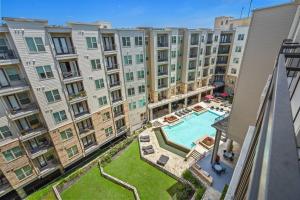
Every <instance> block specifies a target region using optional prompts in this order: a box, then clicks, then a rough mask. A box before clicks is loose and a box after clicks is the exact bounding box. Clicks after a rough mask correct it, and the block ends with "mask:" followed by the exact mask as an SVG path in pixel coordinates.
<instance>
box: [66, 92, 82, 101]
mask: <svg viewBox="0 0 300 200" xmlns="http://www.w3.org/2000/svg"><path fill="white" fill-rule="evenodd" d="M85 96H86V92H85V91H80V92H78V93H76V94H69V101H71V100H73V99H76V98H79V97H85Z"/></svg>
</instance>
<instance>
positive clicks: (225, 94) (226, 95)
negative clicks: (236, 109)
mask: <svg viewBox="0 0 300 200" xmlns="http://www.w3.org/2000/svg"><path fill="white" fill-rule="evenodd" d="M220 96H221V97H228V96H229V95H228V93H227V92H223V93H221V94H220Z"/></svg>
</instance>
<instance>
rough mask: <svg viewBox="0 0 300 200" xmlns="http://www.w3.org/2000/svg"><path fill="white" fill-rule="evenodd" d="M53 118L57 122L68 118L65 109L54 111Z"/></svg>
mask: <svg viewBox="0 0 300 200" xmlns="http://www.w3.org/2000/svg"><path fill="white" fill-rule="evenodd" d="M53 118H54V120H55V122H56V123H61V122H62V121H65V120H67V115H66V112H65V111H64V110H61V111H59V112H55V113H53Z"/></svg>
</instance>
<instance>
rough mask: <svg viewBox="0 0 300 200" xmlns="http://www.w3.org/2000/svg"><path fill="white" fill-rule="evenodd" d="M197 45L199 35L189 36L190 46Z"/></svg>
mask: <svg viewBox="0 0 300 200" xmlns="http://www.w3.org/2000/svg"><path fill="white" fill-rule="evenodd" d="M198 44H199V34H191V42H190V45H198Z"/></svg>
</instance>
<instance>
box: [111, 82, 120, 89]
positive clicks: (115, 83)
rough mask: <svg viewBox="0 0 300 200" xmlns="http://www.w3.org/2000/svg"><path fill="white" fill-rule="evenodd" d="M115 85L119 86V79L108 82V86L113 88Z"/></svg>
mask: <svg viewBox="0 0 300 200" xmlns="http://www.w3.org/2000/svg"><path fill="white" fill-rule="evenodd" d="M117 86H121V81H114V82H110V83H109V87H110V88H114V87H117Z"/></svg>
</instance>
